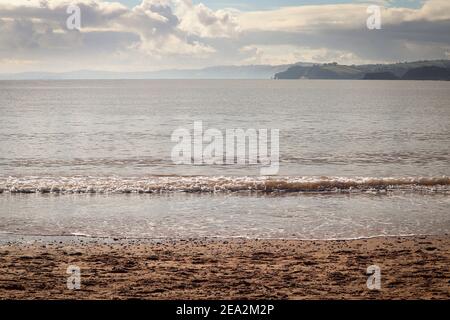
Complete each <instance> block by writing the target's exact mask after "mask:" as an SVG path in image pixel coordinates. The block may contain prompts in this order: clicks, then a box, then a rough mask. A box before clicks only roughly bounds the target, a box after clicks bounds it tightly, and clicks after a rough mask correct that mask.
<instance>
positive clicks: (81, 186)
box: [0, 176, 450, 193]
mask: <svg viewBox="0 0 450 320" xmlns="http://www.w3.org/2000/svg"><path fill="white" fill-rule="evenodd" d="M395 190H401V191H411V192H442V193H449V192H450V177H447V176H441V177H403V178H394V177H386V178H373V177H355V178H345V177H224V176H220V177H219V176H213V177H211V176H191V177H185V176H150V177H130V178H125V177H91V176H89V177H81V176H74V177H3V178H2V177H0V193H166V192H191V193H215V192H262V193H277V192H298V193H301V192H324V193H338V192H384V191H395Z"/></svg>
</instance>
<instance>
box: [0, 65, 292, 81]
mask: <svg viewBox="0 0 450 320" xmlns="http://www.w3.org/2000/svg"><path fill="white" fill-rule="evenodd" d="M290 66H291V65H278V66H272V65H246V66H216V67H208V68H203V69H184V70H177V69H173V70H161V71H149V72H145V71H144V72H110V71H95V70H79V71H72V72H61V73H51V72H24V73H16V74H0V80H73V79H271V78H272V77H273V75H274V74H275V73H278V72H280V71H283V70H286V69H287V68H289V67H290Z"/></svg>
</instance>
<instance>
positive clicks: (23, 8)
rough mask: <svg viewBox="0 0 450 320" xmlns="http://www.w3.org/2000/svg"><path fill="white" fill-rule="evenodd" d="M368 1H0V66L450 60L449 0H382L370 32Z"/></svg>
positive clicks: (136, 67)
mask: <svg viewBox="0 0 450 320" xmlns="http://www.w3.org/2000/svg"><path fill="white" fill-rule="evenodd" d="M69 4H77V5H78V6H79V7H80V9H81V26H82V28H81V30H80V31H78V30H68V29H67V27H66V19H67V17H68V16H69V14H67V12H66V9H67V7H68V5H69ZM367 7H368V4H364V3H362V2H358V3H354V4H335V5H308V6H292V7H282V8H278V9H274V10H265V11H243V12H241V11H239V10H237V9H221V10H212V9H210V8H208V7H207V6H205V5H203V4H194V3H193V2H192V1H191V0H143V1H142V2H141V3H140V4H139V5H137V6H135V7H133V8H129V7H126V6H124V5H122V4H120V3H117V2H113V1H110V2H107V1H102V0H8V1H7V0H0V68H1V70H2V71H4V72H12V71H24V70H30V68H33V69H35V68H36V66H39V67H40V68H42V69H45V70H49V71H61V70H67V69H68V68H70V69H76V68H83V69H85V68H96V69H109V70H152V69H161V68H172V67H176V68H191V67H201V66H210V65H217V64H249V63H264V64H281V63H282V64H284V63H293V62H297V61H312V62H322V61H323V62H326V61H337V62H341V63H364V62H384V61H398V60H416V59H434V58H448V56H449V48H450V35H449V32H448V30H450V1H448V0H428V1H425V2H424V3H423V5H422V6H421V7H419V8H416V9H412V8H397V7H393V6H386V7H385V8H382V11H381V18H382V29H381V30H368V29H367V27H366V19H367V17H368V13H367V11H366V10H367ZM68 60H70V63H68V62H67V61H68ZM21 61H22V62H23V63H21ZM30 62H33V63H30Z"/></svg>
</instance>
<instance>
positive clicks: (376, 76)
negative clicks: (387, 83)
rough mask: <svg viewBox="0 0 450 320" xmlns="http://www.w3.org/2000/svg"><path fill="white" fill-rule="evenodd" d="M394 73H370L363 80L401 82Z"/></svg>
mask: <svg viewBox="0 0 450 320" xmlns="http://www.w3.org/2000/svg"><path fill="white" fill-rule="evenodd" d="M399 79H400V78H399V77H397V76H396V75H395V74H393V73H392V72H368V73H366V74H365V75H364V78H363V80H399Z"/></svg>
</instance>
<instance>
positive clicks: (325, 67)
mask: <svg viewBox="0 0 450 320" xmlns="http://www.w3.org/2000/svg"><path fill="white" fill-rule="evenodd" d="M416 69H418V70H416ZM414 70H416V71H414ZM449 70H450V60H433V61H416V62H404V63H395V64H368V65H351V66H347V65H339V64H337V63H325V64H315V65H312V66H299V65H293V66H290V67H289V68H287V69H286V70H284V71H282V72H279V73H277V74H275V75H274V78H275V79H356V80H359V79H366V80H375V79H379V80H382V79H384V80H397V79H401V80H416V79H417V80H449V79H448V72H449ZM404 77H406V78H404Z"/></svg>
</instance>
